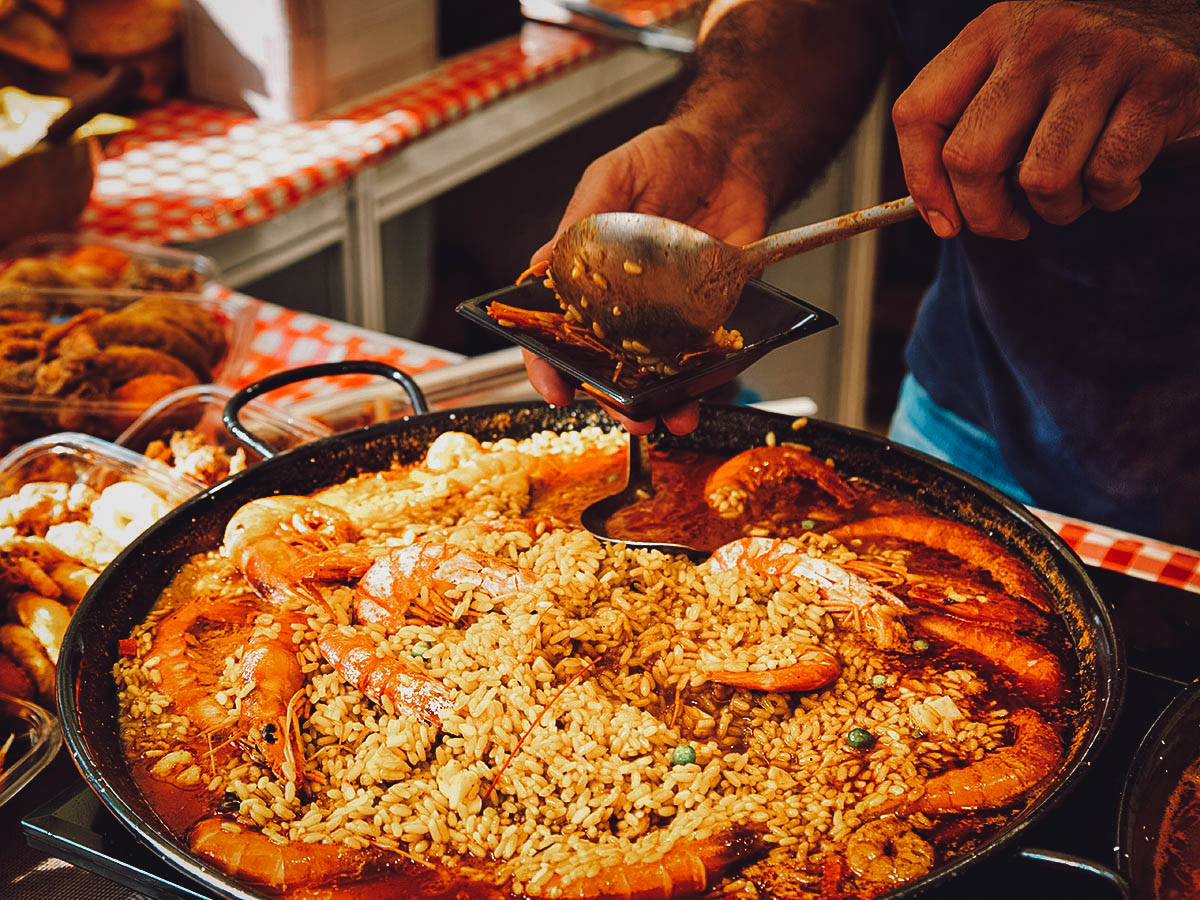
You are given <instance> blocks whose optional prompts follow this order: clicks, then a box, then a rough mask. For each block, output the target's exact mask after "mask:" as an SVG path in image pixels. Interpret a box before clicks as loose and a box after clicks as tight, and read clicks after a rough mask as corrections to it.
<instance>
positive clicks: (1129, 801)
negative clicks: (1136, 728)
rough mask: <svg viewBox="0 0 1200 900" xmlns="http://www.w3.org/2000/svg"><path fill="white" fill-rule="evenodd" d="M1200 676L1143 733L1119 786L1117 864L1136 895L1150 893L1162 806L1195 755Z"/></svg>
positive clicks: (1164, 807) (1163, 812) (1199, 732)
mask: <svg viewBox="0 0 1200 900" xmlns="http://www.w3.org/2000/svg"><path fill="white" fill-rule="evenodd" d="M1198 736H1200V679H1197V680H1195V681H1193V682H1192V683H1191V684H1189V685H1188V686H1187V687H1184V688H1182V689H1181V690H1180V691H1179V693H1178V694H1176V695H1175V697H1174V698H1173V699H1172V700H1171V702H1170V703H1169V704H1167V706H1166V708H1165V709H1163V711H1162V712H1160V713H1159V714H1158V716H1157V717H1156V718H1155V720H1154V723H1153V724H1152V725H1151V726H1150V729H1149V730H1148V731H1147V732H1146V734H1145V735H1144V736H1143V737H1142V740H1141V742H1140V743H1139V744H1138V748H1137V751H1136V752H1135V753H1134V755H1133V761H1132V762H1131V763H1130V764H1129V770H1128V774H1127V775H1126V777H1125V784H1124V786H1123V787H1122V789H1121V807H1120V813H1119V815H1118V818H1117V844H1116V857H1117V868H1118V869H1120V870H1121V872H1122V874H1124V875H1125V876H1126V877H1127V878H1128V879H1129V881H1130V883H1132V884H1133V887H1134V890H1135V892H1136V896H1138V897H1139V898H1149V897H1153V896H1155V890H1156V888H1155V872H1154V857H1155V853H1156V851H1157V849H1158V837H1159V833H1160V831H1161V829H1162V826H1163V824H1164V823H1165V819H1166V815H1167V805H1168V802H1169V801H1170V798H1171V795H1172V794H1173V793H1174V791H1175V789H1176V788H1177V787H1178V786H1179V783H1180V779H1181V778H1182V776H1183V773H1184V771H1185V770H1186V769H1187V768H1188V767H1189V766H1191V765H1193V764H1194V763H1195V762H1196V760H1197V758H1198V757H1200V745H1198V744H1197V741H1196V738H1197V737H1198Z"/></svg>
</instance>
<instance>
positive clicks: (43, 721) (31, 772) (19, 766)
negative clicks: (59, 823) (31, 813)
mask: <svg viewBox="0 0 1200 900" xmlns="http://www.w3.org/2000/svg"><path fill="white" fill-rule="evenodd" d="M9 735H12V743H11V744H9V747H8V752H7V753H5V754H4V757H3V767H2V768H0V806H3V805H4V804H5V803H7V802H8V801H9V800H10V799H12V797H13V796H14V795H15V794H16V793H17V791H19V790H21V788H23V787H25V785H27V784H29V782H31V781H33V779H34V777H35V776H36V775H37V774H38V772H40V771H42V769H44V768H46V766H48V765H49V764H50V760H52V759H54V754H56V753H57V752H58V748H59V747H60V746H61V745H62V732H61V731H60V730H59V727H58V719H56V718H55V717H54V716H52V715H51V714H50V713H48V712H47V711H46V710H44V709H42V708H41V707H40V706H37V705H35V704H33V703H29V702H27V701H25V700H20V699H18V698H16V697H12V696H10V695H8V694H0V746H3V745H4V743H5V741H7V740H8V738H9Z"/></svg>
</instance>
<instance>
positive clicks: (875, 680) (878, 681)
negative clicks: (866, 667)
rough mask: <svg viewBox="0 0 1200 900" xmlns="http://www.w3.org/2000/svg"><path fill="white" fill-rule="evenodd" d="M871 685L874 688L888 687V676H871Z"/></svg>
mask: <svg viewBox="0 0 1200 900" xmlns="http://www.w3.org/2000/svg"><path fill="white" fill-rule="evenodd" d="M871 684H872V685H873V686H874V687H886V686H887V676H886V675H872V676H871Z"/></svg>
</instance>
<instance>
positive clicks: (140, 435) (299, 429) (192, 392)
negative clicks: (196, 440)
mask: <svg viewBox="0 0 1200 900" xmlns="http://www.w3.org/2000/svg"><path fill="white" fill-rule="evenodd" d="M233 394H234V391H233V389H232V388H228V387H222V386H221V385H215V384H199V385H195V386H193V387H187V388H183V389H181V390H178V391H176V392H175V393H173V394H168V395H167V396H166V397H163V398H162V399H161V400H159V401H158V402H157V403H155V404H154V405H153V406H151V407H150V408H149V409H147V410H146V411H145V412H144V413H142V415H141V416H139V417H138V418H137V420H136V421H135V422H134V423H133V424H132V425H130V426H129V427H128V428H126V429H125V430H124V431H123V432H121V434H120V435H119V436H118V437H117V440H116V443H117V444H119V445H120V446H122V447H128V448H129V449H131V450H135V451H137V452H138V453H144V452H145V451H146V448H147V447H148V446H149V445H150V444H151V443H152V442H154V441H164V442H166V441H168V440H169V439H170V437H171V435H172V433H174V432H176V431H182V430H185V429H186V430H190V431H194V432H196V433H197V434H198V435H200V437H201V438H203V439H204V440H205V441H206V442H207V443H210V444H213V445H215V446H218V447H221V448H223V449H224V450H226V451H227V452H229V453H233V452H234V451H236V450H237V448H238V447H239V446H240V445H239V444H238V442H237V441H236V440H235V439H234V438H233V436H232V435H231V434H230V433H229V432H228V430H226V428H225V425H224V423H223V421H222V416H223V415H224V412H225V404H226V403H228V402H229V398H230V397H232V396H233ZM241 420H242V422H243V423H244V424H245V425H246V427H247V428H249V429H250V431H251V432H252V433H253V434H255V435H257V436H258V437H260V438H262V439H263V440H264V441H266V442H267V443H268V444H269V445H270V446H271V448H272V449H273V450H275V451H276V452H277V453H282V452H283V451H285V450H290V449H291V448H292V447H298V446H299V445H300V444H307V443H308V442H309V441H315V440H317V439H318V438H323V437H326V436H328V435H330V434H332V433H333V430H332V429H331V428H328V427H326V426H324V425H321V424H319V423H317V422H314V421H313V420H312V419H309V418H307V417H305V416H297V415H289V414H288V413H286V412H284V411H283V410H281V409H279V408H278V407H276V406H272V405H271V404H270V403H268V402H267V401H265V400H251V401H250V402H249V403H247V404H246V405H245V406H244V407H243V408H242V411H241ZM246 458H247V460H248V461H249V462H257V461H258V460H259V459H260V457H259V455H258V454H257V453H255V452H254V451H253V450H250V449H249V448H247V449H246Z"/></svg>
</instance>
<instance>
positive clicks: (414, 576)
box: [354, 541, 537, 629]
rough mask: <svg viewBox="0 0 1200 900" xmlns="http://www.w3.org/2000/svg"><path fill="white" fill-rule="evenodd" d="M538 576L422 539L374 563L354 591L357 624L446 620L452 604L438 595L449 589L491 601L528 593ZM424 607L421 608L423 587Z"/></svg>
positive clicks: (393, 625)
mask: <svg viewBox="0 0 1200 900" xmlns="http://www.w3.org/2000/svg"><path fill="white" fill-rule="evenodd" d="M536 582H537V578H536V576H535V575H534V574H533V572H531V571H530V570H529V569H526V568H523V567H521V566H518V565H516V564H515V563H512V562H509V561H508V560H504V559H500V558H499V557H496V556H491V555H489V554H487V553H481V552H479V551H477V550H465V549H463V548H462V547H458V546H455V545H454V544H447V543H443V542H440V541H426V542H422V543H418V544H409V545H408V546H406V547H397V548H395V549H394V550H392V551H391V552H390V553H388V555H387V556H383V557H380V558H379V559H377V560H375V562H374V563H373V564H372V565H371V568H369V569H368V570H367V573H366V574H365V575H364V576H363V577H362V580H361V581H359V583H358V586H357V588H356V590H355V599H354V611H355V615H356V616H357V617H358V620H359V621H360V622H370V623H374V624H380V625H383V626H384V627H385V628H389V629H390V628H398V627H399V626H400V625H403V624H404V622H405V620H406V619H407V618H408V617H409V616H414V614H415V618H418V619H420V620H422V621H425V622H448V621H450V619H451V618H452V616H453V614H454V604H453V603H452V602H450V601H448V600H446V599H445V598H444V597H442V596H441V595H442V594H443V593H445V592H446V591H447V590H450V589H458V590H472V589H475V590H482V591H484V592H485V593H487V594H489V595H491V596H492V597H493V598H494V599H499V598H502V597H507V596H510V595H513V594H517V593H520V592H522V591H528V590H530V589H531V588H532V587H533V586H534V584H536ZM423 588H426V589H427V594H426V596H427V597H428V599H429V604H430V605H429V607H428V608H420V605H419V601H420V600H421V596H422V589H423Z"/></svg>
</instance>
